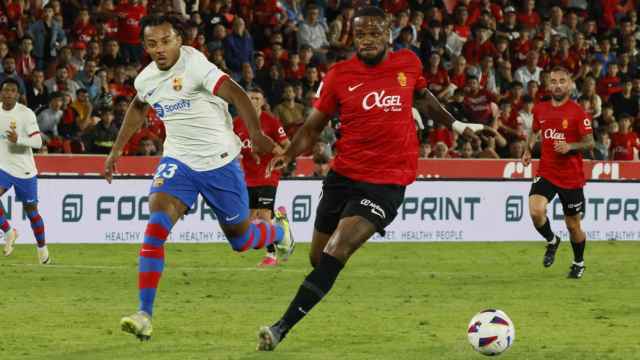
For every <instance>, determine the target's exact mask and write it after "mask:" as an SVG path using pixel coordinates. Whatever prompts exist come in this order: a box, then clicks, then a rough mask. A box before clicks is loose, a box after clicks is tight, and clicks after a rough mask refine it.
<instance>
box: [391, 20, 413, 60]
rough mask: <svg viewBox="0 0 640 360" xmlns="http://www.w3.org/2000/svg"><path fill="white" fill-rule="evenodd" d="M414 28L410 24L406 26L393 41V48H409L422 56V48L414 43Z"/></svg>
mask: <svg viewBox="0 0 640 360" xmlns="http://www.w3.org/2000/svg"><path fill="white" fill-rule="evenodd" d="M413 39H414V38H413V29H412V28H411V27H410V26H406V27H405V28H403V29H402V31H400V35H398V37H397V38H396V39H395V41H394V42H393V50H394V51H398V50H400V49H409V50H411V51H413V52H414V53H415V54H416V55H418V56H420V49H418V48H417V47H416V46H414V45H413V43H414V41H413Z"/></svg>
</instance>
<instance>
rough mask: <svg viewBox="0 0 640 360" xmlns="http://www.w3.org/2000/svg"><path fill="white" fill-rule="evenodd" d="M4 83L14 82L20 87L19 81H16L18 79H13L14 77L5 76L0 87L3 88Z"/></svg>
mask: <svg viewBox="0 0 640 360" xmlns="http://www.w3.org/2000/svg"><path fill="white" fill-rule="evenodd" d="M5 84H14V85H15V86H16V87H17V88H18V89H20V83H19V82H18V80H16V79H14V78H6V79H4V80H3V81H2V83H0V89H3V88H4V86H5Z"/></svg>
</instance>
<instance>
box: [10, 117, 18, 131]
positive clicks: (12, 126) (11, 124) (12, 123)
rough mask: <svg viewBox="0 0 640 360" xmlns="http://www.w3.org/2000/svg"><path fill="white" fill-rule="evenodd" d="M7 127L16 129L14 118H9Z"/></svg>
mask: <svg viewBox="0 0 640 360" xmlns="http://www.w3.org/2000/svg"><path fill="white" fill-rule="evenodd" d="M9 127H10V128H11V129H12V130H15V129H16V127H17V123H16V120H15V119H11V120H9Z"/></svg>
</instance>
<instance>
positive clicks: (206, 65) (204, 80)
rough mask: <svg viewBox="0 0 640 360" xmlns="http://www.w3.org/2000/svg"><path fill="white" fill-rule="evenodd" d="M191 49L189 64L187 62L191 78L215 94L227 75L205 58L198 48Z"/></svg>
mask: <svg viewBox="0 0 640 360" xmlns="http://www.w3.org/2000/svg"><path fill="white" fill-rule="evenodd" d="M192 51H193V52H194V55H193V59H192V62H191V64H189V70H190V71H191V72H192V75H193V78H194V79H195V80H196V81H198V82H200V84H201V85H202V87H204V88H205V89H207V91H210V92H211V93H212V94H214V95H215V94H216V92H217V91H218V88H220V85H222V83H223V82H224V81H223V80H224V79H226V78H228V77H229V75H227V74H226V73H225V72H224V71H222V70H220V69H219V68H218V67H217V66H215V65H214V64H213V63H212V62H210V61H209V60H207V58H206V57H205V56H204V54H202V53H201V52H199V51H198V50H195V49H193V50H192Z"/></svg>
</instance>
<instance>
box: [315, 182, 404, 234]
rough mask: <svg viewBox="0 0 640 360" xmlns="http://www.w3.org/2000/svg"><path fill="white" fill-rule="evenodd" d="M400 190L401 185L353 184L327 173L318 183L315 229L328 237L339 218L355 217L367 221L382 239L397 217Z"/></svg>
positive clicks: (402, 191) (402, 189)
mask: <svg viewBox="0 0 640 360" xmlns="http://www.w3.org/2000/svg"><path fill="white" fill-rule="evenodd" d="M404 190H405V187H404V186H401V185H380V184H371V183H367V182H361V181H354V180H351V179H349V178H347V177H345V176H342V175H340V174H338V173H335V172H333V171H331V172H329V174H327V177H326V178H325V180H324V182H323V184H322V195H321V199H320V204H318V210H317V212H316V222H315V228H316V230H317V231H319V232H321V233H325V234H332V233H333V232H334V231H335V230H336V228H337V227H338V222H339V221H340V219H342V218H344V217H349V216H354V215H358V216H361V217H363V218H365V219H367V220H369V221H370V222H371V223H372V224H373V225H375V227H376V231H377V232H379V233H380V234H381V235H383V236H384V228H386V227H387V226H388V225H389V224H391V222H392V221H393V219H395V217H396V215H398V208H399V207H400V205H402V201H403V200H404Z"/></svg>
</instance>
